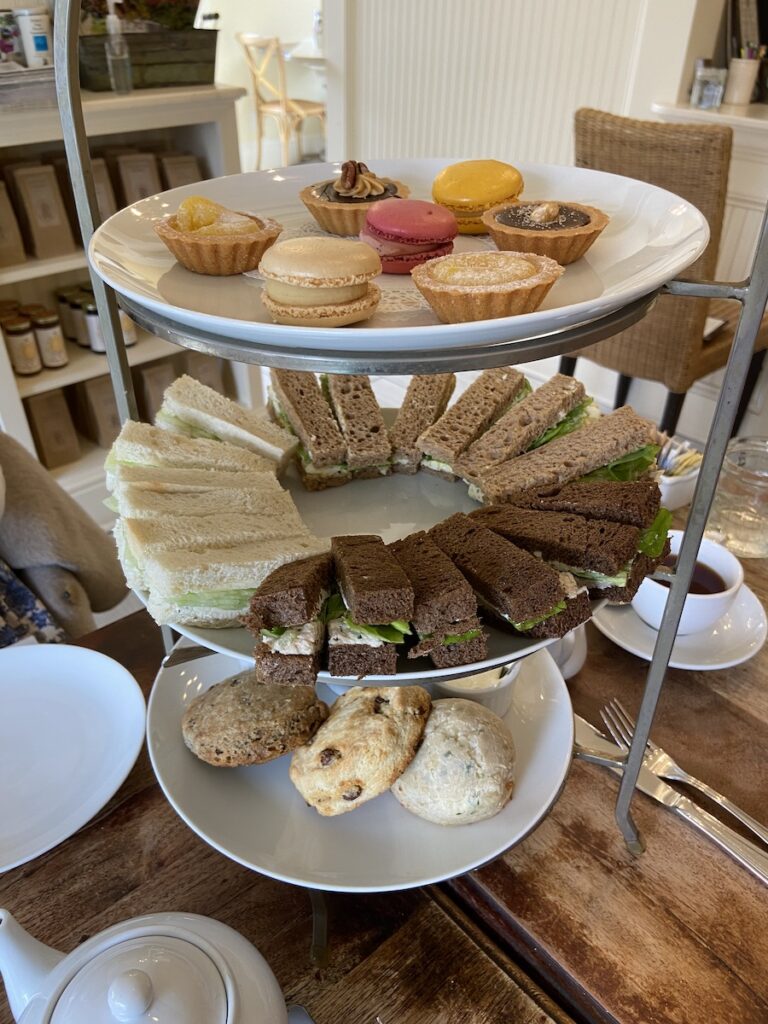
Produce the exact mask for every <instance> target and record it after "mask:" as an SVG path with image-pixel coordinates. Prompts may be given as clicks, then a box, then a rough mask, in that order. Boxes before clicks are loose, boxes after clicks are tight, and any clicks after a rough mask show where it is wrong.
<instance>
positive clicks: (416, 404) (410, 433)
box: [389, 373, 456, 473]
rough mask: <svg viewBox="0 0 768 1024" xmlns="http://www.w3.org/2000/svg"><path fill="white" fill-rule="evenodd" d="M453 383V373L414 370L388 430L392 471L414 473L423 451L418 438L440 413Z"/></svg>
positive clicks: (441, 413) (447, 399) (454, 376)
mask: <svg viewBox="0 0 768 1024" xmlns="http://www.w3.org/2000/svg"><path fill="white" fill-rule="evenodd" d="M455 387H456V374H455V373H434V374H416V375H415V376H413V377H411V381H410V384H409V385H408V390H407V391H406V393H405V398H404V399H403V402H402V405H401V406H400V408H399V409H398V411H397V418H396V419H395V422H394V425H393V426H392V428H391V429H390V431H389V440H390V442H391V444H392V471H393V472H394V473H415V472H416V471H417V470H418V468H419V463H420V462H421V455H422V452H421V448H419V445H418V439H419V437H420V435H421V434H423V433H424V431H425V430H426V429H427V428H428V427H431V426H432V424H433V423H434V422H435V420H438V419H440V417H441V416H442V415H443V413H444V412H445V410H446V408H447V407H448V402H449V401H450V400H451V395H452V394H453V389H454V388H455Z"/></svg>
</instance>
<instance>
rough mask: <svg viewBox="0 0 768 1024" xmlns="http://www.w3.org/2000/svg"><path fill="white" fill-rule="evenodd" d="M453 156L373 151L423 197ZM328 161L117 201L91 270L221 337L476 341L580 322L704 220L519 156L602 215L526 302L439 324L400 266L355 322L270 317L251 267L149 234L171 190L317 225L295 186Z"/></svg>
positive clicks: (624, 297) (629, 292)
mask: <svg viewBox="0 0 768 1024" xmlns="http://www.w3.org/2000/svg"><path fill="white" fill-rule="evenodd" d="M454 162H455V161H454V160H449V159H440V160H377V161H375V162H374V167H373V169H374V170H375V171H376V173H377V174H379V175H381V176H385V177H392V178H396V179H398V180H399V181H403V182H405V183H406V184H408V185H409V186H410V188H411V195H412V197H413V198H424V199H429V198H430V196H431V186H432V181H433V179H434V177H435V175H436V174H437V172H438V171H439V170H440V169H441V168H442V167H444V166H445V165H446V164H449V163H454ZM339 166H340V165H339V164H301V165H297V166H294V167H285V168H280V169H278V170H271V171H256V172H254V173H251V174H236V175H232V176H231V177H227V178H214V179H212V180H210V181H203V182H199V183H198V184H196V185H187V186H184V187H183V188H176V189H172V190H171V191H169V192H162V193H160V194H159V195H157V196H151V197H150V198H148V199H143V200H141V201H140V202H138V203H134V204H133V205H132V206H128V207H126V209H124V210H121V211H120V212H119V213H116V214H115V215H114V216H113V217H110V218H109V220H107V221H106V222H105V223H104V224H102V225H101V227H100V228H99V229H98V230H97V231H96V232H95V234H94V235H93V238H92V240H91V245H90V248H89V257H90V260H91V263H92V265H93V268H94V270H95V271H96V273H97V274H99V275H100V277H102V278H103V279H104V280H105V281H106V282H107V284H109V285H111V286H112V287H113V288H114V289H115V291H117V292H118V293H119V294H121V295H124V296H125V297H126V298H128V299H130V300H133V301H134V302H135V303H137V304H138V305H139V306H141V307H143V308H144V309H147V310H149V311H151V312H153V313H155V314H158V315H160V316H162V317H166V318H169V319H170V320H172V321H174V323H175V324H177V325H179V326H181V327H184V326H186V327H189V328H193V329H196V330H199V331H205V332H207V333H208V334H211V335H217V336H218V337H220V338H226V339H231V340H236V341H241V342H242V341H245V342H261V343H267V344H271V345H278V346H281V347H284V348H285V349H288V350H290V349H297V348H298V349H303V350H309V351H316V352H318V353H320V352H324V351H325V350H327V349H328V347H329V346H331V347H332V348H333V349H335V350H336V351H341V352H343V351H350V352H355V351H359V350H360V349H361V348H364V347H368V348H371V347H374V346H375V348H376V350H378V351H382V352H389V353H395V352H408V351H409V350H411V349H412V348H414V347H417V348H418V349H420V350H422V351H429V350H430V349H433V350H435V351H444V350H446V349H460V348H465V347H466V346H467V345H471V344H475V343H490V342H494V341H496V342H498V341H522V340H524V339H530V338H538V337H542V336H544V335H548V334H552V333H553V332H557V331H563V330H565V329H567V328H572V327H576V326H579V325H583V324H586V323H589V322H590V321H592V320H595V319H597V318H599V317H602V316H605V315H607V314H609V313H611V312H614V311H615V310H618V309H620V308H621V307H623V306H626V305H627V304H629V303H630V302H632V301H634V300H636V299H639V298H641V297H642V296H645V295H648V294H649V293H651V292H654V291H655V290H657V289H658V288H659V287H661V285H663V284H664V283H665V282H667V281H669V280H671V279H672V278H674V277H675V276H676V275H677V274H679V273H680V272H681V271H682V270H684V269H685V268H686V267H687V266H689V265H690V264H691V263H693V262H694V261H695V260H696V259H697V258H698V257H699V256H700V255H701V253H702V252H703V251H704V248H705V247H706V245H707V242H708V240H709V228H708V225H707V222H706V220H705V219H704V217H703V216H702V214H701V213H700V212H699V211H698V210H697V209H696V208H695V207H694V206H691V204H690V203H687V202H686V201H685V200H683V199H681V198H680V197H679V196H676V195H673V194H672V193H671V192H666V191H664V190H663V189H660V188H656V187H655V186H653V185H648V184H646V183H645V182H641V181H635V180H634V179H632V178H623V177H620V176H618V175H614V174H605V173H603V172H602V171H592V170H587V169H584V168H575V167H557V166H552V165H546V164H521V165H520V170H521V171H522V173H523V176H524V179H525V188H524V191H523V198H525V199H559V200H561V201H563V202H567V201H568V200H571V201H574V202H580V203H587V204H589V205H592V206H597V207H599V208H600V209H601V210H604V211H605V212H606V213H607V214H608V215H609V216H610V218H611V221H610V223H609V225H608V227H607V228H606V229H605V231H604V232H603V233H602V235H601V236H600V238H599V239H598V240H597V242H595V244H594V245H593V246H592V248H591V249H590V250H589V252H588V253H587V255H586V256H585V257H584V258H583V259H581V260H579V261H578V262H577V263H575V264H571V266H569V267H568V268H567V270H566V272H565V274H564V275H563V277H562V278H561V279H560V280H559V281H558V282H557V284H556V285H555V286H554V288H553V289H552V290H551V292H550V293H549V295H548V296H547V298H546V299H545V301H544V304H543V306H542V308H540V309H538V310H537V311H536V312H535V313H527V314H525V315H522V316H516V317H504V318H502V319H498V320H480V321H477V322H474V323H465V324H442V323H440V322H439V321H438V320H437V318H436V317H435V315H434V313H433V312H432V310H431V309H430V307H429V306H428V305H427V303H426V302H425V300H424V299H423V298H422V296H421V295H420V293H419V292H418V291H417V289H416V287H415V285H414V284H413V282H412V281H411V279H410V276H408V275H396V274H386V275H382V276H381V277H379V278H378V279H377V282H378V284H379V285H380V287H381V288H382V299H381V303H380V305H379V309H378V311H377V312H376V314H375V315H374V316H373V317H371V319H370V320H367V321H365V322H364V323H363V324H360V325H355V326H352V327H345V328H343V329H335V330H334V329H328V328H312V327H288V326H284V325H279V324H273V323H272V322H271V320H270V317H269V314H268V313H267V310H266V309H265V307H264V305H263V304H262V301H261V281H260V279H259V277H258V274H257V273H256V272H254V273H252V274H245V275H241V276H236V277H206V276H204V275H201V274H193V273H191V272H190V271H188V270H185V269H184V268H183V267H182V266H181V265H180V264H178V263H177V262H176V261H175V259H174V258H173V256H172V255H171V254H170V252H169V251H168V250H167V249H166V247H165V246H164V245H163V243H162V242H161V241H160V240H159V239H158V238H157V236H156V235H155V233H154V231H153V229H152V224H153V223H154V222H155V221H157V220H160V219H161V218H162V217H164V216H166V215H167V214H169V213H174V212H175V211H176V209H177V208H178V206H179V203H180V202H181V200H182V199H184V198H185V197H186V196H189V195H196V194H199V195H204V196H207V197H209V198H211V199H215V200H217V201H218V202H220V203H222V204H223V205H225V206H228V207H230V208H232V209H235V210H241V211H245V212H251V213H254V214H258V215H261V216H269V217H274V218H275V219H276V220H278V221H279V222H280V223H281V224H282V225H283V228H284V232H283V235H282V236H281V237H283V238H287V237H292V236H296V235H305V234H312V235H314V234H317V235H322V234H324V232H323V231H322V229H321V228H320V227H319V226H318V225H317V224H316V223H315V221H314V220H313V219H312V217H311V216H310V215H309V213H308V212H307V210H306V209H305V207H304V205H303V204H302V202H301V200H300V199H299V191H300V190H301V189H302V188H304V186H305V185H311V184H313V183H314V182H317V181H322V180H324V179H328V178H333V177H336V176H337V174H338V171H339ZM488 248H493V244H492V242H490V240H489V239H488V238H487V237H486V236H479V237H478V236H467V235H464V236H459V238H458V239H457V241H456V250H457V251H469V250H479V249H488Z"/></svg>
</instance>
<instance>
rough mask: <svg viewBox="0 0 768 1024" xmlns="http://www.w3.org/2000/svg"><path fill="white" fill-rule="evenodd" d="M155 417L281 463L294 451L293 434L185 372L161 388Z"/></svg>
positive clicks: (191, 433)
mask: <svg viewBox="0 0 768 1024" xmlns="http://www.w3.org/2000/svg"><path fill="white" fill-rule="evenodd" d="M155 421H156V423H157V425H158V426H159V427H163V428H164V429H165V430H170V431H172V432H173V433H176V434H183V435H185V436H188V437H203V438H208V439H210V440H214V441H227V442H229V444H234V445H237V446H238V447H240V448H245V449H247V450H248V451H253V452H256V453H257V454H259V455H262V456H264V457H265V458H267V459H270V460H271V461H272V462H273V463H275V464H277V465H278V466H284V465H285V463H286V462H287V460H288V459H289V458H290V457H291V455H293V453H294V452H295V451H296V446H297V444H298V442H297V440H296V438H295V437H294V436H293V435H292V434H290V433H289V432H288V431H287V430H285V429H284V428H283V427H281V426H278V425H277V424H276V423H273V422H272V420H271V419H270V418H269V417H268V416H267V415H266V414H265V413H261V412H255V411H254V410H253V409H244V408H243V406H241V405H238V404H237V402H233V401H232V400H231V399H230V398H226V397H225V396H224V395H220V394H219V392H218V391H214V390H213V388H209V387H206V385H205V384H201V383H200V382H199V381H197V380H195V379H194V377H189V376H187V375H186V374H185V375H184V376H182V377H179V378H178V379H177V380H175V381H174V382H173V384H171V385H170V387H168V388H166V389H165V394H164V395H163V404H162V405H161V406H160V409H159V411H158V413H157V416H156V418H155Z"/></svg>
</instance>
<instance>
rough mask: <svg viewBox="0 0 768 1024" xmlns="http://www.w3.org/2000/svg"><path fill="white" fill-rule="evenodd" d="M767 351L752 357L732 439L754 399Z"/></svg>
mask: <svg viewBox="0 0 768 1024" xmlns="http://www.w3.org/2000/svg"><path fill="white" fill-rule="evenodd" d="M765 353H766V349H762V350H761V351H760V352H755V354H754V355H753V356H752V360H751V362H750V364H749V370H748V372H747V381H746V383H745V385H744V390H743V392H742V394H741V401H740V402H739V408H738V410H737V412H736V419H735V420H734V421H733V429H732V430H731V437H736V436H737V434H738V433H739V428H740V427H741V421H742V420H743V419H744V417H745V416H746V414H747V409H748V408H749V402H750V399H751V398H752V392H753V391H754V390H755V384H757V380H758V378H759V376H760V371H761V370H762V368H763V363H764V362H765Z"/></svg>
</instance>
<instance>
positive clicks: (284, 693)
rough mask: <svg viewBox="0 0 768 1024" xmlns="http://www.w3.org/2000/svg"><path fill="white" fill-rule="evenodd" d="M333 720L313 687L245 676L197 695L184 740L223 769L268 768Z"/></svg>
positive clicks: (251, 673)
mask: <svg viewBox="0 0 768 1024" xmlns="http://www.w3.org/2000/svg"><path fill="white" fill-rule="evenodd" d="M327 717H328V707H327V705H326V704H324V703H323V702H322V701H321V700H318V698H317V697H316V696H315V690H314V687H312V686H283V685H282V684H281V683H266V682H260V681H259V680H258V679H257V677H256V673H255V672H254V671H249V672H241V673H239V674H238V675H236V676H232V677H231V678H230V679H225V680H224V682H222V683H217V684H216V685H215V686H212V687H211V688H210V690H207V691H206V692H205V693H202V694H200V696H199V697H195V699H194V700H193V701H192V703H191V704H190V705H189V707H188V708H187V710H186V711H185V712H184V717H183V718H182V720H181V729H182V733H183V735H184V742H185V743H186V745H187V746H188V747H189V749H190V750H191V751H192V753H193V754H195V756H196V757H199V758H200V760H201V761H206V762H207V763H208V764H212V765H216V767H219V768H227V767H229V768H234V767H236V766H238V765H247V764H263V763H264V762H265V761H272V760H274V758H276V757H281V756H282V755H283V754H287V753H288V752H289V751H290V750H293V749H294V748H295V747H298V746H300V745H301V744H302V743H306V742H307V741H308V740H310V739H311V738H312V736H313V735H314V733H315V731H316V730H317V728H318V726H320V725H321V724H322V723H323V722H324V721H325V719H326V718H327Z"/></svg>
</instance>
